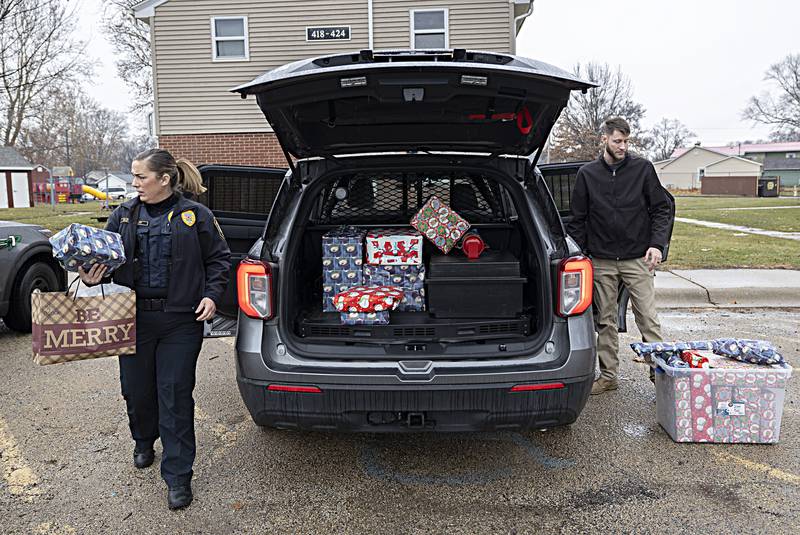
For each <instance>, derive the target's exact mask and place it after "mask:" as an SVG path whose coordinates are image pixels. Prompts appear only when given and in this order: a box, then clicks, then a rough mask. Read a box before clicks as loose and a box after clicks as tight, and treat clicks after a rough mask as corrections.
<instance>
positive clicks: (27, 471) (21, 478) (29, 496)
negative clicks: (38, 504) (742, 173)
mask: <svg viewBox="0 0 800 535" xmlns="http://www.w3.org/2000/svg"><path fill="white" fill-rule="evenodd" d="M0 470H2V473H3V479H4V480H5V482H6V486H7V487H8V491H9V492H10V493H11V494H13V495H15V496H19V497H21V498H22V499H23V500H25V501H26V502H30V501H33V500H34V498H36V497H37V496H39V495H40V494H41V493H42V492H41V490H40V489H39V487H38V485H39V478H38V477H36V474H35V473H34V472H33V470H31V468H30V467H29V466H28V465H27V464H25V459H23V458H22V455H21V454H20V452H19V447H18V446H17V441H16V440H15V439H14V436H13V435H12V434H11V432H10V431H9V430H8V426H7V425H6V422H5V421H4V420H3V419H2V418H0Z"/></svg>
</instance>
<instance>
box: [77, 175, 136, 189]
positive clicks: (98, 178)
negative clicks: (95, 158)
mask: <svg viewBox="0 0 800 535" xmlns="http://www.w3.org/2000/svg"><path fill="white" fill-rule="evenodd" d="M132 182H133V175H132V174H130V173H122V172H119V171H115V172H113V173H108V182H106V172H105V171H90V172H89V173H87V174H86V184H87V185H88V186H92V187H93V188H97V189H99V190H105V189H106V188H107V187H108V188H125V191H133V186H132V185H131V183H132Z"/></svg>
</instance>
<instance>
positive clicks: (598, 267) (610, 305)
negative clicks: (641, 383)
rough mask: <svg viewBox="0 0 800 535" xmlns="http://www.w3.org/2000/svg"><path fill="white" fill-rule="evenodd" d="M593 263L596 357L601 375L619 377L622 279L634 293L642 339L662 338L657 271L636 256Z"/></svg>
mask: <svg viewBox="0 0 800 535" xmlns="http://www.w3.org/2000/svg"><path fill="white" fill-rule="evenodd" d="M592 263H593V264H594V302H595V304H596V306H597V311H598V317H597V357H598V359H599V360H600V376H601V378H603V379H606V380H611V381H616V380H617V371H618V370H619V333H618V331H617V291H618V288H619V282H620V281H622V282H623V283H624V284H625V287H627V288H628V292H630V294H631V307H632V308H633V316H634V318H635V319H636V326H637V327H639V331H640V332H641V333H642V341H643V342H660V341H661V340H662V338H661V325H660V324H659V322H658V314H656V291H655V286H654V284H653V277H654V272H652V271H649V270H648V269H647V264H645V262H644V258H636V259H633V260H605V259H602V258H594V259H592Z"/></svg>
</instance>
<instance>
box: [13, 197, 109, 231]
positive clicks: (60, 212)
mask: <svg viewBox="0 0 800 535" xmlns="http://www.w3.org/2000/svg"><path fill="white" fill-rule="evenodd" d="M102 206H103V203H102V202H100V201H89V202H85V203H83V204H57V205H56V206H55V208H51V207H50V205H36V206H35V207H33V208H4V209H0V221H19V222H21V223H34V224H37V225H41V226H43V227H45V228H49V229H50V230H52V231H53V232H58V231H59V230H61V229H63V228H64V227H66V226H68V225H69V224H70V223H82V224H84V225H89V226H92V227H99V228H103V227H105V223H99V222H98V221H97V220H96V219H92V216H97V215H108V214H110V213H111V212H110V211H109V210H103V209H102Z"/></svg>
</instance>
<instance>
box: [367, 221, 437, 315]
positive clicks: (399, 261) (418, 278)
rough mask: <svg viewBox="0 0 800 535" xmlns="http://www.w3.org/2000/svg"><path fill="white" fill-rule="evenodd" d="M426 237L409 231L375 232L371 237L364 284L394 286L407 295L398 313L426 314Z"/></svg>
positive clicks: (404, 296) (399, 306)
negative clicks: (423, 261)
mask: <svg viewBox="0 0 800 535" xmlns="http://www.w3.org/2000/svg"><path fill="white" fill-rule="evenodd" d="M422 239H423V238H422V235H421V234H420V233H419V232H416V231H412V230H408V231H398V230H374V231H372V232H370V233H369V234H367V237H366V244H367V263H366V264H364V269H363V272H364V284H365V285H367V286H394V287H397V288H400V289H401V291H402V292H403V299H402V301H401V302H400V304H399V305H398V307H397V310H398V311H406V312H422V311H424V310H425V266H424V265H423V263H422Z"/></svg>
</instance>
